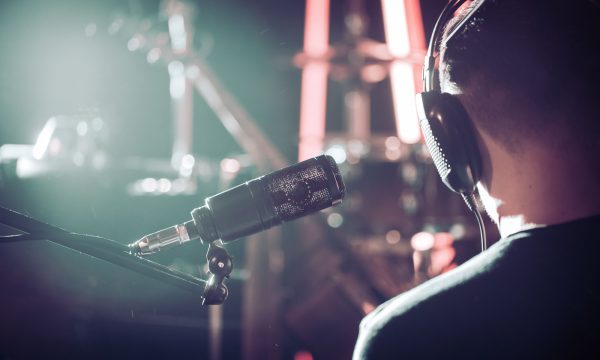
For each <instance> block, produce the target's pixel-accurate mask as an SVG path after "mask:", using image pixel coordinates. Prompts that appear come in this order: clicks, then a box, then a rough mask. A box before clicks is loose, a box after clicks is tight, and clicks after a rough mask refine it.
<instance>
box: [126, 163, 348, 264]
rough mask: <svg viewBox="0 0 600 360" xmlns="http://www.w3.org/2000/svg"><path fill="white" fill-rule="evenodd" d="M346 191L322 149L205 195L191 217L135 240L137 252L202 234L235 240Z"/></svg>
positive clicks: (336, 198)
mask: <svg viewBox="0 0 600 360" xmlns="http://www.w3.org/2000/svg"><path fill="white" fill-rule="evenodd" d="M345 193H346V189H345V185H344V183H343V180H342V177H341V175H340V171H339V169H338V167H337V165H336V163H335V161H334V160H333V158H332V157H331V156H328V155H321V156H318V157H315V158H312V159H308V160H305V161H302V162H300V163H298V164H295V165H292V166H289V167H286V168H284V169H281V170H278V171H275V172H272V173H270V174H268V175H264V176H261V177H259V178H256V179H254V180H250V181H248V182H246V183H243V184H241V185H238V186H236V187H234V188H232V189H229V190H226V191H223V192H221V193H219V194H217V195H214V196H211V197H209V198H206V199H205V202H204V206H201V207H199V208H196V209H194V210H192V212H191V215H192V220H190V221H187V222H185V223H183V224H178V225H175V226H172V227H169V228H166V229H163V230H160V231H158V232H155V233H153V234H149V235H146V236H144V237H142V238H141V239H140V240H138V241H136V242H135V243H133V244H131V245H130V247H131V248H132V251H133V252H134V253H136V254H138V255H146V254H150V253H154V252H157V251H159V250H161V249H164V248H165V247H170V246H173V245H179V244H183V243H185V242H188V241H191V240H195V239H200V241H202V242H203V243H211V242H213V241H215V240H219V239H220V240H222V241H224V242H228V241H232V240H236V239H239V238H241V237H245V236H248V235H251V234H255V233H257V232H260V231H263V230H266V229H269V228H271V227H273V226H276V225H279V224H281V223H282V222H286V221H290V220H294V219H297V218H299V217H302V216H305V215H308V214H310V213H313V212H316V211H319V210H322V209H325V208H328V207H330V206H333V205H336V204H339V203H340V202H341V201H342V199H343V197H344V195H345Z"/></svg>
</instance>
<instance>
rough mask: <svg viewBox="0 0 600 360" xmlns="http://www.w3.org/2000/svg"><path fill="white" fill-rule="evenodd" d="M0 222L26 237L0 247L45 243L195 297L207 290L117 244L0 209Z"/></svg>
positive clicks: (200, 283)
mask: <svg viewBox="0 0 600 360" xmlns="http://www.w3.org/2000/svg"><path fill="white" fill-rule="evenodd" d="M0 219H1V220H0V223H2V224H4V225H6V226H9V227H11V228H13V229H17V230H19V231H22V232H25V233H27V234H26V235H15V236H8V237H2V238H1V241H0V243H3V242H15V241H26V240H48V241H51V242H53V243H55V244H59V245H62V246H64V247H66V248H69V249H72V250H75V251H79V252H82V253H84V254H87V255H90V256H93V257H95V258H98V259H102V260H104V261H107V262H109V263H111V264H115V265H118V266H121V267H123V268H126V269H128V270H132V271H135V272H137V273H140V274H143V275H145V276H148V277H150V278H153V279H155V280H158V281H162V282H166V283H168V284H171V285H173V286H176V287H179V288H181V289H185V290H188V291H191V292H194V293H199V292H200V291H203V292H204V289H205V288H206V286H205V285H206V284H207V282H206V281H205V280H203V279H200V278H197V277H195V276H192V275H189V274H186V273H183V272H180V271H176V270H172V269H170V268H168V267H166V266H164V265H161V264H159V263H156V262H154V261H151V260H147V259H145V258H142V257H139V256H135V255H133V254H132V253H131V250H130V248H129V247H128V246H127V245H123V244H120V243H118V242H116V241H113V240H109V239H105V238H102V237H97V236H90V235H82V234H75V233H71V232H69V231H67V230H64V229H61V228H59V227H56V226H52V225H49V224H46V223H44V222H41V221H39V220H36V219H34V218H31V217H29V216H26V215H23V214H21V213H18V212H16V211H14V210H10V209H7V208H4V207H1V206H0Z"/></svg>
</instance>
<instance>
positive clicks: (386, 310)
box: [357, 244, 505, 358]
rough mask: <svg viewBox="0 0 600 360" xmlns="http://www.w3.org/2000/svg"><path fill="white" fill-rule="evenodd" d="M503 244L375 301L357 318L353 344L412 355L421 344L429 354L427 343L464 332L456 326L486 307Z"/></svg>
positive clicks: (478, 315) (463, 325)
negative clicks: (374, 305)
mask: <svg viewBox="0 0 600 360" xmlns="http://www.w3.org/2000/svg"><path fill="white" fill-rule="evenodd" d="M504 248H505V245H503V244H497V246H496V247H495V248H494V249H491V250H492V251H490V252H488V253H484V254H481V255H478V256H476V257H474V258H473V259H471V260H469V261H468V262H466V263H465V264H463V265H461V266H459V267H458V268H456V269H454V270H452V271H450V272H447V273H445V274H442V275H440V276H438V277H436V278H434V279H432V280H429V281H427V282H425V283H424V284H421V285H420V286H417V287H415V288H413V289H412V290H409V291H407V292H404V293H402V294H401V295H398V296H396V297H394V298H392V299H390V300H388V301H387V302H385V303H383V304H382V305H380V306H379V307H378V308H377V309H376V310H374V311H373V312H372V313H370V314H369V315H368V316H366V317H365V318H364V319H363V321H362V322H361V325H360V336H359V339H358V342H357V349H358V348H363V349H368V350H367V351H368V352H375V353H378V355H377V356H375V357H373V356H372V355H371V356H370V357H369V358H379V356H381V355H382V354H385V353H387V352H390V353H394V354H403V353H404V352H405V351H406V354H411V353H414V352H418V351H419V349H420V348H424V349H426V350H427V352H428V353H431V351H432V349H431V348H430V346H429V344H431V343H437V344H440V342H442V341H443V342H452V341H455V340H457V339H458V338H459V337H461V336H463V335H464V334H461V329H464V328H469V325H468V324H467V323H468V322H472V321H485V319H486V316H481V313H483V312H485V311H488V310H489V303H487V301H488V300H489V299H486V298H487V297H489V296H493V295H492V294H490V292H489V291H488V289H486V287H488V286H490V285H488V284H489V283H490V281H489V278H490V277H493V274H494V272H496V271H498V270H497V266H498V264H497V261H498V259H499V258H500V257H501V254H502V253H503V252H504ZM475 289H478V291H476V290H475ZM489 290H493V289H489ZM495 290H496V291H500V289H498V288H496V289H495ZM432 336H433V338H432Z"/></svg>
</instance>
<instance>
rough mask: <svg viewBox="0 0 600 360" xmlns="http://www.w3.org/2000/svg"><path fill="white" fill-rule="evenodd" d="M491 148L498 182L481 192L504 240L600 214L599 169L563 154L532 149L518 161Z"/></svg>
mask: <svg viewBox="0 0 600 360" xmlns="http://www.w3.org/2000/svg"><path fill="white" fill-rule="evenodd" d="M486 142H487V141H486ZM488 145H489V143H488ZM494 146H496V147H494ZM488 148H489V149H490V153H489V158H488V160H489V164H488V165H489V166H491V170H492V172H491V173H492V174H493V176H491V177H490V178H489V179H487V180H488V181H487V184H485V186H480V187H479V188H480V193H481V196H482V200H483V201H484V205H486V209H487V210H488V212H490V215H492V218H495V220H496V222H497V224H498V227H499V230H500V234H501V235H502V237H506V236H508V235H511V234H514V233H515V232H519V231H523V230H527V229H530V228H532V227H537V226H544V225H553V224H559V223H564V222H568V221H572V220H575V219H579V218H584V217H588V216H592V215H596V214H600V185H599V184H600V179H598V172H597V171H593V170H592V167H593V166H596V167H597V165H595V163H591V164H590V163H589V162H586V161H584V160H583V156H577V155H576V154H569V155H566V154H565V152H561V151H560V150H558V149H546V148H541V147H533V146H530V147H528V148H527V149H526V150H525V151H523V152H522V153H521V154H519V155H514V154H511V153H509V152H507V151H505V150H504V149H502V148H498V147H497V145H494V144H493V145H492V146H491V148H490V147H488ZM496 199H498V200H496ZM494 212H496V214H494Z"/></svg>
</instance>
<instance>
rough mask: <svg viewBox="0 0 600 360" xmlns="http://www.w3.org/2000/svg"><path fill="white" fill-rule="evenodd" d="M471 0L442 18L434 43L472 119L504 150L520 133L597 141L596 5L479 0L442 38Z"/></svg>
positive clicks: (585, 0)
mask: <svg viewBox="0 0 600 360" xmlns="http://www.w3.org/2000/svg"><path fill="white" fill-rule="evenodd" d="M474 5H475V1H473V3H471V4H470V5H468V6H465V9H464V10H462V11H460V13H459V14H458V15H457V16H455V17H454V18H453V19H452V20H451V21H449V23H448V24H447V25H446V27H445V30H444V35H443V36H442V40H441V45H440V50H441V52H442V62H443V65H441V73H442V75H441V76H443V78H444V82H446V81H449V82H450V83H451V84H456V85H457V87H458V88H459V89H460V91H461V92H462V95H461V96H460V97H461V101H462V102H463V104H464V105H465V108H466V109H467V112H469V114H471V116H472V117H473V118H475V119H474V121H478V122H479V125H481V127H482V128H483V129H484V130H486V132H488V133H489V134H491V135H492V136H494V137H496V138H497V139H498V140H499V142H500V143H501V144H503V145H505V146H506V147H507V148H508V149H509V150H511V149H518V148H519V145H520V144H521V143H522V142H521V140H522V139H523V138H524V136H525V137H530V136H536V137H537V138H538V140H541V141H546V140H545V139H547V140H549V141H552V142H556V141H557V140H566V139H572V138H573V135H577V136H586V135H591V137H588V139H587V140H588V142H589V141H594V142H595V143H598V129H599V128H600V125H599V122H598V119H597V117H598V116H597V112H598V110H596V108H597V107H600V101H599V100H600V99H599V97H598V91H597V89H596V87H597V85H598V83H599V74H600V69H598V65H599V59H600V58H599V56H598V55H597V52H598V49H596V47H597V43H598V38H599V36H600V9H599V8H598V5H597V4H595V3H592V1H590V0H570V1H564V0H562V1H561V0H486V1H485V3H484V4H483V5H482V6H481V7H480V8H479V9H478V10H477V12H476V13H475V14H474V16H473V17H472V18H471V19H470V20H469V21H468V22H467V24H465V25H464V26H463V27H462V28H461V29H459V30H458V32H457V33H456V34H455V35H454V36H453V37H452V38H451V39H450V41H449V42H448V43H445V41H446V38H447V36H448V34H449V33H451V32H452V31H453V30H454V28H455V27H456V25H457V24H458V23H459V22H460V20H461V19H462V18H464V17H465V15H466V14H469V12H470V11H472V9H473V8H474ZM565 134H566V136H564V135H565ZM521 135H523V136H521Z"/></svg>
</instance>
